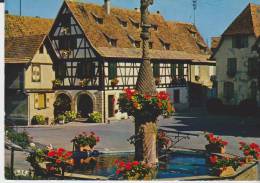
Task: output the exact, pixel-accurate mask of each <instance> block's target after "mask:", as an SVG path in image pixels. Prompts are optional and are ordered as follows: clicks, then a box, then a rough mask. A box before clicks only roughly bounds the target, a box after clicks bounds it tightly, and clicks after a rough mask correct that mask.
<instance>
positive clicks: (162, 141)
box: [157, 131, 172, 149]
mask: <svg viewBox="0 0 260 183" xmlns="http://www.w3.org/2000/svg"><path fill="white" fill-rule="evenodd" d="M157 141H158V147H159V149H169V148H170V146H171V145H172V140H171V138H170V137H168V136H167V135H166V133H165V132H163V131H159V133H158V134H157Z"/></svg>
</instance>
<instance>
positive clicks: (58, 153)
mask: <svg viewBox="0 0 260 183" xmlns="http://www.w3.org/2000/svg"><path fill="white" fill-rule="evenodd" d="M46 160H47V161H49V162H50V163H48V164H47V166H46V169H47V171H48V172H54V173H61V171H62V169H63V168H65V166H66V165H68V164H71V160H72V152H71V151H66V150H65V149H63V148H58V149H56V150H55V149H49V150H48V153H47V158H46Z"/></svg>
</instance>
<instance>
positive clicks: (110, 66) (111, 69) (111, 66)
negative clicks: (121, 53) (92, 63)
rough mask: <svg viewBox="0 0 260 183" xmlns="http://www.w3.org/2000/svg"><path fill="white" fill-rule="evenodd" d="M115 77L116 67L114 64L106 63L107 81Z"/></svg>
mask: <svg viewBox="0 0 260 183" xmlns="http://www.w3.org/2000/svg"><path fill="white" fill-rule="evenodd" d="M116 77H117V65H116V62H109V63H108V79H115V78H116Z"/></svg>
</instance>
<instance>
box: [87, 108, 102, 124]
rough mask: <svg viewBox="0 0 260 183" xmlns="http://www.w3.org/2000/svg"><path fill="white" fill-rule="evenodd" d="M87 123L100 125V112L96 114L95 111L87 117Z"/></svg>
mask: <svg viewBox="0 0 260 183" xmlns="http://www.w3.org/2000/svg"><path fill="white" fill-rule="evenodd" d="M88 122H89V123H101V122H102V114H101V113H100V112H96V111H94V112H92V113H91V114H90V115H89V118H88Z"/></svg>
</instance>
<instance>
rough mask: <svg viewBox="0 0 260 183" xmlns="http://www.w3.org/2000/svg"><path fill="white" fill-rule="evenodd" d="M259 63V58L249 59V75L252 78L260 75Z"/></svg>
mask: <svg viewBox="0 0 260 183" xmlns="http://www.w3.org/2000/svg"><path fill="white" fill-rule="evenodd" d="M258 72H259V71H258V62H257V58H249V59H248V75H249V76H251V77H256V76H257V75H258Z"/></svg>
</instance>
